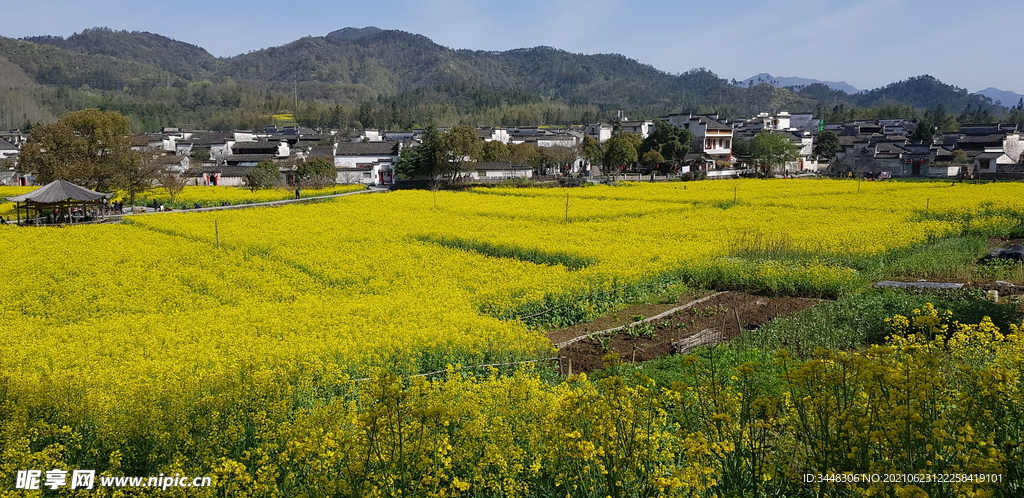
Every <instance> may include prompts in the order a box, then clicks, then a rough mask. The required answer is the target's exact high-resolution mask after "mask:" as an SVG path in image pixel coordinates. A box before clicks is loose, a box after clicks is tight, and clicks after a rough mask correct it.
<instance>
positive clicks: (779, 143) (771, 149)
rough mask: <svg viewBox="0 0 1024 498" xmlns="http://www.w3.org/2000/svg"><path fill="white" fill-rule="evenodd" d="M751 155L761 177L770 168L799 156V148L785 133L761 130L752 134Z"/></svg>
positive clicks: (794, 159) (770, 169) (768, 171)
mask: <svg viewBox="0 0 1024 498" xmlns="http://www.w3.org/2000/svg"><path fill="white" fill-rule="evenodd" d="M750 153H751V156H752V158H753V160H754V165H755V166H757V168H758V170H759V172H760V174H761V176H762V177H767V176H768V175H770V174H771V172H772V170H773V169H775V168H777V167H780V166H784V165H785V164H786V163H788V162H791V161H796V160H797V159H799V158H800V149H798V148H797V146H796V145H794V144H793V142H792V141H791V140H790V139H789V138H787V137H786V136H785V135H781V134H778V133H771V132H767V131H762V132H761V133H758V134H757V135H755V136H754V141H753V143H752V144H751V150H750Z"/></svg>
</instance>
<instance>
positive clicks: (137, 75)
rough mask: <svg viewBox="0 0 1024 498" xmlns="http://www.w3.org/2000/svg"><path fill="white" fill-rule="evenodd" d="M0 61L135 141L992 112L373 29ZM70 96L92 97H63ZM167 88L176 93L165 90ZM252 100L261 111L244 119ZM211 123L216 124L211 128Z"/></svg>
mask: <svg viewBox="0 0 1024 498" xmlns="http://www.w3.org/2000/svg"><path fill="white" fill-rule="evenodd" d="M0 58H6V59H8V60H9V61H11V62H13V63H14V64H15V65H17V66H19V67H20V68H21V71H22V72H23V73H24V74H25V75H28V76H29V77H30V78H32V79H33V80H34V81H35V82H36V83H39V84H41V85H44V86H46V87H47V88H49V89H51V91H52V89H53V88H54V87H62V88H65V89H66V90H65V92H64V93H62V94H61V96H60V98H53V97H52V96H50V97H45V98H44V97H39V98H38V99H37V100H38V103H39V105H40V106H49V108H51V109H50V110H51V111H52V113H53V114H55V115H59V114H60V113H61V112H64V111H66V110H70V109H71V108H74V107H77V106H81V105H105V106H108V107H111V108H118V109H119V110H122V111H124V112H127V113H135V117H136V119H137V120H139V121H140V122H142V123H143V124H142V125H141V126H143V127H145V128H152V127H153V126H156V125H157V123H158V121H159V120H167V119H173V120H180V121H179V122H186V123H192V124H195V125H205V126H212V125H214V124H215V125H217V126H239V127H240V126H243V125H244V124H246V123H247V122H249V121H253V120H256V121H258V120H259V119H261V118H258V116H266V115H268V114H273V113H277V112H281V111H286V110H287V111H291V112H295V113H298V114H300V115H315V116H317V117H316V118H315V119H314V118H309V119H307V124H310V125H317V124H320V125H324V124H333V125H336V126H341V127H344V126H348V125H352V126H355V125H357V124H358V125H365V126H370V125H375V126H389V127H398V126H410V125H414V124H422V123H423V122H425V121H436V122H438V124H458V123H464V124H481V125H493V124H504V125H509V124H524V125H525V124H566V123H564V122H533V123H525V122H523V123H521V122H520V121H523V120H527V121H536V120H540V121H546V120H561V121H566V122H580V121H581V120H584V119H607V117H608V116H610V115H611V113H612V111H613V110H617V109H622V110H625V111H626V112H627V115H628V116H630V117H637V118H639V117H653V116H656V115H659V114H665V113H668V112H685V111H695V112H719V113H721V114H723V115H725V116H730V117H740V116H748V115H751V114H756V113H757V112H761V111H771V110H790V111H813V112H817V113H818V114H826V113H836V112H848V110H849V109H859V108H865V107H872V106H903V107H905V108H909V109H911V111H910V112H918V111H920V112H923V111H924V110H925V109H929V108H932V107H934V106H936V105H938V104H942V105H944V106H945V109H946V110H947V111H949V112H952V113H959V112H962V111H963V110H964V109H968V108H971V109H974V110H978V109H984V110H986V112H988V113H990V115H993V116H997V115H1000V114H1001V113H1003V112H1004V111H1003V110H1002V109H1001V108H998V107H996V106H994V105H993V104H992V103H991V102H988V101H986V100H985V98H984V97H980V96H977V95H968V94H967V92H966V90H962V89H958V88H955V87H952V86H949V85H944V84H942V83H941V82H939V81H937V80H935V79H934V78H931V77H918V78H911V79H909V80H906V81H903V82H899V83H894V84H891V85H889V86H886V87H884V88H880V89H876V90H872V91H869V92H862V93H858V94H855V95H849V94H846V93H843V92H836V91H833V90H831V89H828V88H827V87H824V89H822V88H818V87H823V85H810V86H808V87H806V88H789V89H785V88H775V87H772V86H770V85H767V84H761V85H756V86H752V87H746V88H744V87H737V86H734V85H731V84H729V82H728V81H726V80H724V79H722V78H719V77H718V76H717V75H715V74H714V73H712V72H711V71H708V70H705V69H703V68H702V69H694V70H691V71H688V72H686V73H683V74H669V73H666V72H664V71H661V70H658V69H656V68H654V67H652V66H650V65H646V64H642V63H639V62H638V61H636V60H633V59H629V58H627V57H624V56H621V55H616V54H597V55H583V54H573V53H570V52H566V51H564V50H559V49H556V48H551V47H535V48H523V49H516V50H509V51H504V52H488V51H474V50H453V49H450V48H447V47H444V46H441V45H438V44H436V43H434V42H433V41H431V40H430V39H429V38H427V37H424V36H421V35H416V34H411V33H406V32H403V31H396V30H381V29H379V28H374V27H367V28H345V29H341V30H338V31H334V32H332V33H329V34H327V35H326V36H318V37H306V38H302V39H299V40H296V41H294V42H291V43H288V44H286V45H283V46H279V47H271V48H266V49H262V50H257V51H253V52H250V53H247V54H242V55H238V56H235V57H231V58H217V57H214V56H212V55H211V54H210V53H209V52H207V51H206V50H204V49H203V48H201V47H197V46H195V45H190V44H188V43H184V42H180V41H176V40H172V39H170V38H166V37H164V36H161V35H157V34H153V33H144V32H126V31H113V30H110V29H106V28H94V29H88V30H85V31H83V32H81V33H77V34H75V35H72V36H70V37H68V38H66V39H65V38H61V37H52V36H38V37H31V38H26V39H24V40H12V39H8V38H0ZM9 69H10V68H9ZM0 70H3V67H0ZM2 76H3V75H2V74H0V77H2ZM83 88H85V89H88V90H90V91H92V92H93V93H92V94H91V95H90V96H88V97H86V96H83V95H81V94H80V93H75V92H79V91H81V90H82V89H83ZM173 89H180V90H178V91H173V92H170V91H168V90H173ZM97 90H99V91H105V92H106V93H97ZM43 93H45V91H43ZM257 96H260V97H262V101H263V102H265V103H262V104H259V105H258V106H257V104H256V103H257V102H259V101H261V99H260V98H257ZM97 102H99V104H97ZM287 102H291V104H290V105H286V103H287ZM2 103H3V101H2V99H0V104H2ZM303 104H305V105H303ZM154 106H156V107H158V108H155V107H154ZM515 106H519V107H518V108H515V109H513V107H515ZM524 106H525V107H524ZM328 108H329V110H328ZM385 111H386V112H385ZM307 112H308V113H307ZM218 114H219V115H222V118H217V119H214V116H216V115H218ZM243 114H244V115H245V116H247V117H246V118H245V119H241V120H240V119H239V118H240V116H242V115H243ZM327 114H330V116H331V117H330V118H326V117H325V116H327ZM226 115H230V116H228V117H223V116H226ZM161 116H163V117H161ZM2 119H3V116H0V125H2V124H3V121H2ZM211 119H213V120H214V121H216V123H212V122H211ZM8 120H9V119H8ZM453 121H454V122H453ZM231 122H234V124H231Z"/></svg>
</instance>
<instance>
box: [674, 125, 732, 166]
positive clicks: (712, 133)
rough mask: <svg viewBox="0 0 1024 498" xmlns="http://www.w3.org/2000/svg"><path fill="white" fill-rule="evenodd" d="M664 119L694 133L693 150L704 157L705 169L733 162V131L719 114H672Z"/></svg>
mask: <svg viewBox="0 0 1024 498" xmlns="http://www.w3.org/2000/svg"><path fill="white" fill-rule="evenodd" d="M662 119H664V120H665V121H668V122H669V124H672V125H674V126H677V127H679V128H683V129H684V130H690V132H691V133H693V136H694V141H693V147H692V149H691V150H692V152H693V153H695V154H701V155H703V158H704V159H703V160H702V162H703V163H704V164H703V165H702V167H703V169H708V168H713V167H715V165H716V164H718V163H731V162H732V160H733V157H732V139H733V129H732V126H729V125H727V124H725V123H724V122H722V121H719V119H718V115H717V114H708V115H700V114H689V113H687V114H670V115H668V116H666V117H664V118H662Z"/></svg>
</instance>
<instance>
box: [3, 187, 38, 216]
mask: <svg viewBox="0 0 1024 498" xmlns="http://www.w3.org/2000/svg"><path fill="white" fill-rule="evenodd" d="M37 188H39V187H0V216H14V215H15V213H14V203H13V202H6V198H8V197H14V196H16V195H22V194H27V193H29V192H31V191H33V190H35V189H37Z"/></svg>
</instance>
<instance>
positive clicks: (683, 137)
mask: <svg viewBox="0 0 1024 498" xmlns="http://www.w3.org/2000/svg"><path fill="white" fill-rule="evenodd" d="M694 139H695V137H694V135H693V132H691V131H690V130H686V129H683V128H680V127H678V126H675V125H672V124H670V123H668V122H665V121H662V120H660V119H658V120H655V121H654V130H653V131H652V132H651V134H650V135H648V136H647V138H646V139H644V141H643V144H641V145H640V147H638V148H637V153H638V154H640V155H641V156H643V155H645V154H647V152H648V151H652V150H653V151H657V152H658V153H660V154H661V156H662V157H663V159H662V160H661V161H660V162H661V163H664V162H666V161H667V162H670V163H672V164H679V163H681V162H683V160H684V159H685V158H686V153H687V152H689V151H690V148H691V147H693V141H694Z"/></svg>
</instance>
